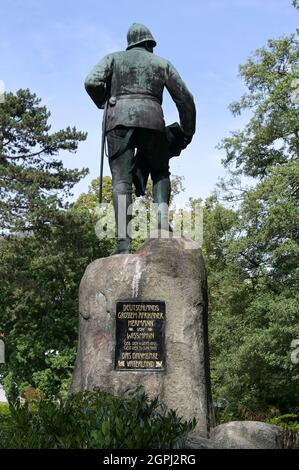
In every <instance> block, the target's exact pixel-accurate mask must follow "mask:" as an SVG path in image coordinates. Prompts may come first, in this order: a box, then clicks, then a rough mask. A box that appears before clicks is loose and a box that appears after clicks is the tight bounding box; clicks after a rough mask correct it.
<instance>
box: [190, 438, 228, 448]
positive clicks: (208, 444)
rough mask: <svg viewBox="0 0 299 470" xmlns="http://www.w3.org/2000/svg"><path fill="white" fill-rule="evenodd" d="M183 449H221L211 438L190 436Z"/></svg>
mask: <svg viewBox="0 0 299 470" xmlns="http://www.w3.org/2000/svg"><path fill="white" fill-rule="evenodd" d="M184 449H222V447H221V446H220V445H219V444H218V443H217V442H216V441H213V440H212V439H206V438H205V437H200V436H192V437H188V439H187V440H186V444H185V447H184Z"/></svg>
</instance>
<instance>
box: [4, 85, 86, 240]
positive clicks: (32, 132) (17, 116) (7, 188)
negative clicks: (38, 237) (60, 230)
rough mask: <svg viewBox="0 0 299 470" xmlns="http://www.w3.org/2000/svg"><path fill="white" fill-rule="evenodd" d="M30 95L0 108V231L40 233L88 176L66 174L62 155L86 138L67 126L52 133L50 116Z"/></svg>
mask: <svg viewBox="0 0 299 470" xmlns="http://www.w3.org/2000/svg"><path fill="white" fill-rule="evenodd" d="M40 102H41V100H40V99H39V98H37V97H36V95H35V94H33V93H31V92H30V91H29V90H19V91H17V93H16V94H13V93H7V94H6V95H5V100H4V102H3V103H0V123H1V125H0V229H2V230H3V229H6V231H7V230H9V231H22V232H24V231H30V232H32V231H33V230H34V231H36V230H39V231H40V230H41V229H42V228H44V227H45V226H46V227H47V226H48V225H49V224H50V223H51V222H52V221H53V217H55V214H56V212H57V210H59V209H61V208H62V207H65V205H66V203H65V200H64V197H65V196H68V195H69V194H70V190H71V189H72V187H73V186H74V185H75V184H76V183H77V182H78V181H79V180H80V179H81V178H82V177H83V176H85V175H86V174H87V170H86V169H83V170H77V169H74V170H68V169H66V168H64V167H63V163H62V161H60V160H59V159H57V158H56V157H57V155H58V154H59V152H60V151H68V152H76V150H77V147H78V143H79V142H80V141H83V140H85V139H86V134H85V133H83V132H79V131H77V130H76V128H75V127H74V128H70V127H67V128H66V129H65V130H59V131H57V132H54V133H52V134H51V133H50V132H49V131H50V128H51V126H50V125H49V123H48V119H49V117H50V112H49V111H48V110H47V108H46V107H45V106H41V105H40Z"/></svg>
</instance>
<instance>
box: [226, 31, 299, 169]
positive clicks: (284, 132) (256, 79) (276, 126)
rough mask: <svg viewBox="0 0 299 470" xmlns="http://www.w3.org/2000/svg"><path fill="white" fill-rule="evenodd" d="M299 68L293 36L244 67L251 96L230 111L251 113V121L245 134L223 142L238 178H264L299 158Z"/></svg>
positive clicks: (242, 71)
mask: <svg viewBox="0 0 299 470" xmlns="http://www.w3.org/2000/svg"><path fill="white" fill-rule="evenodd" d="M298 63H299V42H298V39H297V36H296V35H295V34H293V35H291V36H290V37H285V38H282V39H277V40H272V39H271V40H269V41H268V44H267V47H263V48H261V49H258V50H257V51H256V52H255V54H254V55H253V56H252V57H250V59H249V60H248V61H247V63H246V64H244V65H241V66H240V75H241V77H242V78H243V79H244V81H245V84H246V86H247V88H248V93H246V94H245V95H244V96H242V98H241V99H240V101H239V102H235V103H232V105H231V110H232V112H233V114H234V115H235V116H237V115H239V114H241V112H242V111H244V110H250V111H251V113H252V118H251V119H250V121H249V123H248V124H247V125H246V126H245V129H244V130H241V131H235V132H233V133H232V136H231V137H228V138H225V139H224V140H223V142H222V145H221V148H223V149H224V150H225V151H226V158H225V160H224V164H225V165H226V166H227V165H229V164H231V163H234V164H235V166H236V168H237V170H238V172H239V173H242V174H244V175H248V176H253V177H258V178H263V177H265V176H266V175H267V174H268V170H269V168H271V167H273V166H276V165H280V164H283V163H286V162H288V161H291V160H294V159H298V156H299V129H298V121H299V107H298V96H297V99H296V96H294V93H295V90H294V87H293V83H295V81H296V80H298V78H299V69H298Z"/></svg>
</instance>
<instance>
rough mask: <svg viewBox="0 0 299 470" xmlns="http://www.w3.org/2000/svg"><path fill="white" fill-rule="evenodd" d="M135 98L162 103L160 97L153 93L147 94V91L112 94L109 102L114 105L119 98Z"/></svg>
mask: <svg viewBox="0 0 299 470" xmlns="http://www.w3.org/2000/svg"><path fill="white" fill-rule="evenodd" d="M128 99H129V100H134V99H139V100H151V101H156V102H157V103H159V104H160V105H161V101H160V100H159V98H157V97H156V96H153V95H146V94H145V93H132V94H130V95H128V94H127V95H125V94H124V95H117V96H111V98H110V99H109V104H110V106H114V105H115V104H116V102H117V100H128Z"/></svg>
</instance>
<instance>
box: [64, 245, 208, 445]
mask: <svg viewBox="0 0 299 470" xmlns="http://www.w3.org/2000/svg"><path fill="white" fill-rule="evenodd" d="M188 248H190V249H188ZM192 248H194V247H193V246H192V242H190V244H189V243H188V241H187V240H182V239H175V238H172V239H163V238H162V239H149V240H148V241H146V243H145V244H144V245H143V247H142V248H141V249H140V250H139V251H138V252H136V253H135V254H129V255H115V256H110V257H108V258H102V259H98V260H96V261H94V262H93V263H91V264H90V265H89V266H88V267H87V269H86V271H85V274H84V276H83V278H82V281H81V285H80V293H79V296H80V307H79V309H80V327H79V345H78V353H77V359H76V364H75V370H74V374H73V382H72V386H71V392H77V391H80V390H84V389H87V390H91V389H94V388H96V387H98V388H100V389H102V390H105V391H107V392H109V393H112V394H116V395H117V394H121V393H123V392H126V391H127V390H128V389H132V388H135V387H136V386H139V385H142V386H143V387H144V390H145V392H146V393H148V394H149V395H150V396H152V397H153V396H159V398H160V400H161V401H163V402H164V403H165V404H166V405H167V406H168V407H169V408H172V409H175V410H177V412H178V414H179V415H180V416H182V417H183V418H184V419H188V420H189V419H192V418H194V417H195V418H196V419H197V427H196V429H195V431H194V434H196V435H200V436H202V437H207V436H208V433H209V428H210V426H211V425H213V423H212V422H211V421H212V405H211V391H210V375H209V374H210V373H209V351H208V332H207V314H208V309H207V283H206V273H205V268H204V261H203V258H202V256H201V254H200V252H199V250H198V249H192ZM119 300H142V301H145V300H160V301H164V302H165V303H166V329H165V344H166V364H167V366H166V370H165V371H163V372H162V371H157V372H155V371H154V372H149V371H116V370H114V354H115V312H116V302H117V301H119Z"/></svg>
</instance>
